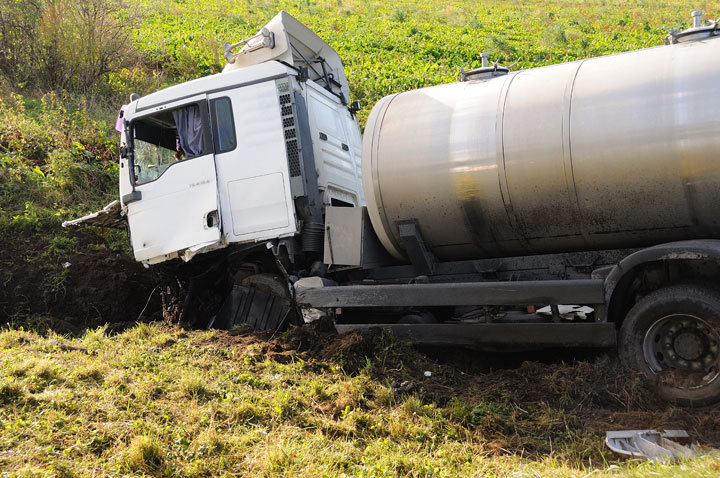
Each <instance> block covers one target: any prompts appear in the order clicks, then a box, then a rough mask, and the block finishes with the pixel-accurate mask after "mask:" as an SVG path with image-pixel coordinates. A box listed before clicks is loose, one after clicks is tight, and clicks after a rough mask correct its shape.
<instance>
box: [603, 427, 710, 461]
mask: <svg viewBox="0 0 720 478" xmlns="http://www.w3.org/2000/svg"><path fill="white" fill-rule="evenodd" d="M681 442H684V443H685V444H681ZM605 443H606V444H607V446H608V447H609V448H610V449H611V450H612V451H614V452H615V453H619V454H621V455H625V456H629V457H632V458H643V459H646V460H653V461H675V460H680V459H683V458H692V457H694V456H697V455H700V454H703V453H705V452H706V451H708V450H707V449H704V448H703V447H701V446H700V445H698V444H697V443H692V444H691V443H690V437H689V436H688V434H687V432H686V431H685V430H665V431H662V432H660V431H657V430H621V431H609V432H606V433H605Z"/></svg>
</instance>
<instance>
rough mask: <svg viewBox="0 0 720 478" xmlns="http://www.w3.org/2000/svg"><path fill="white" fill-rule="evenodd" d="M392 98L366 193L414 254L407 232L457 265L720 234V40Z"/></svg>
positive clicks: (374, 136)
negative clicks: (403, 226)
mask: <svg viewBox="0 0 720 478" xmlns="http://www.w3.org/2000/svg"><path fill="white" fill-rule="evenodd" d="M714 35H715V31H714V30H713V33H712V34H709V35H696V37H699V38H689V39H688V41H683V42H679V43H676V44H670V45H665V46H661V47H656V48H649V49H644V50H637V51H632V52H628V53H622V54H616V55H610V56H603V57H598V58H592V59H588V60H582V61H576V62H571V63H563V64H557V65H552V66H547V67H542V68H535V69H529V70H522V71H518V72H512V73H509V74H506V75H503V76H494V77H490V78H484V79H483V78H480V79H477V78H476V79H472V77H471V79H470V80H469V81H461V82H457V83H451V84H446V85H440V86H435V87H430V88H424V89H419V90H414V91H409V92H404V93H399V94H395V95H391V96H387V97H385V98H383V99H382V100H380V102H378V104H377V105H375V107H374V109H373V110H372V112H371V114H370V117H369V119H368V122H367V125H366V129H365V136H364V140H363V153H362V176H363V189H364V192H365V198H366V201H367V206H368V212H369V214H370V219H371V221H372V224H373V227H374V229H375V231H376V232H377V234H378V236H379V238H380V240H381V241H382V243H383V245H384V246H385V248H386V249H387V250H388V252H390V253H391V254H392V255H393V256H395V257H396V258H398V259H401V260H402V259H404V257H405V252H404V247H403V244H402V242H401V240H400V237H399V234H398V223H400V222H404V221H412V222H415V223H417V224H418V226H419V229H420V232H421V234H422V236H423V239H424V241H425V242H426V244H427V245H428V246H429V247H430V249H431V250H432V251H433V252H434V254H435V255H436V256H437V257H438V258H439V259H441V260H461V259H474V258H484V257H500V256H517V255H529V254H543V253H553V252H570V251H579V250H598V249H613V248H629V247H640V246H648V245H652V244H657V243H661V242H669V241H674V240H682V239H691V238H717V237H720V61H718V59H720V39H718V37H717V36H714Z"/></svg>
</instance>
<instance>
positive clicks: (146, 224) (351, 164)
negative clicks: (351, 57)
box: [120, 12, 364, 264]
mask: <svg viewBox="0 0 720 478" xmlns="http://www.w3.org/2000/svg"><path fill="white" fill-rule="evenodd" d="M240 45H243V47H242V49H240V50H239V51H238V52H237V53H234V52H233V50H234V48H237V47H238V46H240ZM226 58H227V59H228V65H227V66H226V68H225V70H224V71H223V72H222V73H219V74H216V75H212V76H208V77H205V78H200V79H197V80H193V81H189V82H187V83H182V84H179V85H176V86H173V87H170V88H167V89H164V90H161V91H158V92H156V93H153V94H150V95H148V96H144V97H142V98H139V99H135V100H134V101H132V102H131V103H130V104H129V105H128V106H127V107H126V108H125V111H124V115H123V125H124V126H123V132H122V137H121V144H122V147H121V159H120V203H121V204H120V206H121V209H122V211H124V212H125V213H126V215H127V221H128V226H129V231H130V237H131V244H132V249H133V253H134V255H135V259H136V260H138V261H142V262H143V263H145V264H156V263H160V262H164V261H166V260H169V259H174V258H181V259H182V260H184V261H188V260H190V259H191V258H192V257H193V256H195V255H197V254H199V253H203V252H209V251H212V250H215V249H220V248H223V247H226V246H228V245H230V244H233V243H256V242H261V241H268V240H273V239H279V238H287V237H293V236H298V237H301V239H300V243H301V245H302V250H303V251H306V250H318V251H321V250H322V240H323V217H322V215H323V210H324V206H325V205H345V206H361V205H363V204H364V200H363V193H362V184H361V177H360V170H361V165H360V154H361V136H360V129H359V126H358V122H357V118H356V117H355V115H354V111H353V110H352V109H350V108H348V105H347V98H348V95H349V89H348V85H347V80H346V78H345V74H344V72H343V69H342V63H341V62H340V58H339V57H338V55H337V53H336V52H335V51H334V50H333V49H332V48H331V47H330V46H329V45H328V44H327V43H326V42H324V41H323V40H321V39H320V38H319V37H318V36H317V35H315V33H313V32H312V31H310V30H309V29H308V28H307V27H305V26H304V25H302V24H301V23H300V22H298V21H297V20H295V19H294V18H293V17H292V16H290V15H289V14H288V13H286V12H281V13H280V14H278V15H277V16H276V17H275V18H274V19H273V20H272V21H270V22H269V23H268V24H267V26H266V27H264V28H263V29H262V30H261V31H260V32H259V33H258V34H257V35H255V36H254V37H251V38H249V39H247V40H243V41H242V42H239V43H237V44H235V45H227V44H226Z"/></svg>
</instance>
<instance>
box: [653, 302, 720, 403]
mask: <svg viewBox="0 0 720 478" xmlns="http://www.w3.org/2000/svg"><path fill="white" fill-rule="evenodd" d="M718 347H720V336H718V333H717V331H716V330H715V329H713V327H712V326H711V325H710V324H709V323H708V322H706V321H705V320H703V319H701V318H699V317H695V316H692V315H687V314H673V315H668V316H665V317H663V318H662V319H660V320H658V321H656V322H655V323H654V324H653V325H652V326H651V327H650V328H649V329H648V331H647V332H646V334H645V337H644V339H643V353H644V355H645V362H647V364H648V366H649V368H650V370H651V371H652V373H653V374H655V375H658V376H659V377H661V378H662V377H664V376H666V377H667V379H668V383H670V384H672V385H673V386H675V387H677V388H683V389H695V388H700V387H704V386H706V385H708V384H709V383H711V382H713V381H714V380H716V379H717V378H718V376H720V367H719V366H718V365H719V362H720V360H719V359H720V353H718Z"/></svg>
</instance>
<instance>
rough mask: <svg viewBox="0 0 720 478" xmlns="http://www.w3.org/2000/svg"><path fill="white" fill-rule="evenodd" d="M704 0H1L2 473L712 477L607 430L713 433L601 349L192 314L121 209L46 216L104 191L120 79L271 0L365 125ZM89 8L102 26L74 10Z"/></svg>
mask: <svg viewBox="0 0 720 478" xmlns="http://www.w3.org/2000/svg"><path fill="white" fill-rule="evenodd" d="M57 5H61V6H62V7H63V8H59V7H57ZM695 9H700V10H703V11H704V13H705V18H718V17H720V5H719V4H718V3H717V2H697V3H688V2H682V1H679V0H667V1H634V2H631V1H619V0H608V1H603V0H594V1H584V2H575V1H570V0H556V1H539V0H519V1H509V0H493V1H470V0H456V1H452V0H450V1H440V0H425V1H419V0H418V1H403V2H396V3H392V4H389V3H387V2H380V1H360V0H333V1H313V0H297V1H286V0H277V1H271V0H267V1H265V0H258V1H251V0H238V1H230V0H194V1H191V0H133V1H127V2H124V1H123V0H78V1H77V2H74V3H73V2H66V3H58V2H53V1H50V0H27V1H25V0H0V18H1V19H2V24H0V326H1V327H2V328H1V329H0V476H2V477H3V478H4V477H16V476H17V477H25V476H31V477H46V476H47V477H90V476H97V477H100V476H166V477H186V476H187V477H205V476H268V477H270V476H308V477H315V476H328V477H329V476H361V477H365V476H367V477H381V476H412V477H415V476H422V477H454V476H488V477H518V478H519V477H537V476H543V477H545V476H558V477H560V476H563V477H564V476H575V477H589V476H592V477H599V476H612V477H615V476H632V477H645V476H677V477H686V476H687V477H709V476H720V455H719V454H718V453H717V452H715V453H710V454H708V455H706V456H703V457H699V458H695V459H691V460H684V461H680V462H678V463H643V462H639V461H632V460H625V459H622V458H620V457H618V456H617V455H615V454H613V453H612V452H611V451H610V450H609V449H607V448H606V447H605V446H604V444H603V439H604V433H605V431H606V430H619V429H646V428H656V427H657V428H682V429H686V430H687V431H688V432H689V433H690V434H691V435H692V436H693V437H694V438H696V439H697V440H698V441H699V442H700V443H702V444H704V445H707V446H709V447H716V448H720V409H719V408H718V407H714V408H709V409H699V410H692V409H681V408H677V407H674V406H672V405H669V404H667V403H663V402H660V401H659V400H658V399H657V398H656V397H655V396H653V394H652V393H651V392H650V391H649V390H648V389H646V388H645V386H644V385H643V384H642V382H641V380H639V378H638V377H637V376H634V375H632V374H629V373H627V372H624V371H623V369H622V368H621V366H620V364H619V362H618V359H617V357H616V355H615V354H614V353H613V352H596V351H573V352H566V351H563V352H558V351H549V352H543V353H523V354H506V355H502V354H480V353H475V352H469V351H462V350H449V349H428V350H425V349H423V350H416V349H414V348H412V347H410V346H409V345H407V344H404V343H400V342H398V341H396V340H394V339H392V338H390V337H388V336H386V335H384V334H382V333H380V332H378V331H369V332H365V333H354V334H350V335H345V336H339V335H337V334H336V333H334V330H333V329H332V327H331V326H330V324H328V323H326V322H324V321H323V322H320V323H316V324H314V325H312V326H310V327H304V328H300V329H293V330H291V331H289V332H287V333H284V334H280V335H276V336H273V335H270V334H266V333H259V332H253V331H249V330H237V331H233V332H232V333H228V332H221V331H198V330H182V329H180V328H177V327H170V326H168V325H165V324H163V323H162V322H161V321H160V317H161V314H160V303H159V302H160V301H159V299H158V294H157V293H156V283H155V278H154V277H153V275H152V274H151V273H149V272H148V271H147V270H145V269H144V268H143V267H142V266H140V265H139V264H137V263H135V262H134V260H133V259H132V257H130V256H129V254H128V253H129V249H128V245H127V237H126V234H125V231H121V230H108V229H93V228H88V229H85V230H68V229H62V228H61V227H60V223H61V222H62V221H63V220H65V219H69V218H74V217H78V216H80V215H84V214H87V213H89V212H92V211H94V210H96V209H97V208H99V207H102V206H104V205H105V204H106V203H107V202H109V201H110V200H112V199H114V198H116V197H117V190H116V188H117V175H118V166H117V162H116V157H117V154H118V145H117V133H116V132H115V131H114V130H113V125H114V122H115V115H116V113H117V110H118V107H119V106H120V105H121V104H123V103H125V102H127V98H128V95H129V94H130V93H132V92H137V93H139V94H141V95H144V94H147V93H150V92H152V91H155V90H157V89H159V88H163V87H166V86H170V85H173V84H176V83H179V82H182V81H186V80H189V79H193V78H197V77H199V76H203V75H208V74H213V73H217V72H219V71H221V70H222V67H223V63H224V59H223V57H222V44H223V42H226V41H228V42H235V41H238V40H240V39H241V38H244V37H247V36H250V35H252V34H254V33H255V32H256V31H257V30H258V29H259V28H260V27H262V26H263V25H264V24H265V23H266V22H267V21H268V20H270V19H271V18H272V17H273V16H275V15H276V14H277V12H278V11H280V10H286V11H288V12H290V13H291V14H292V15H294V16H295V17H296V18H298V19H299V20H300V21H301V22H303V23H305V24H306V25H307V26H308V27H309V28H311V29H312V30H314V31H316V32H317V33H318V34H319V35H320V36H321V37H322V38H323V39H325V40H326V41H328V43H330V45H331V46H333V47H334V48H335V49H336V50H337V51H338V52H339V54H340V56H341V58H342V59H343V62H344V65H345V70H346V74H347V77H348V80H349V82H350V88H351V101H355V100H357V101H359V102H360V103H361V105H362V109H361V111H360V113H359V119H360V123H361V126H362V125H364V122H365V120H366V118H367V116H368V114H369V112H370V110H371V109H372V106H373V105H374V103H375V102H376V101H378V100H379V99H380V98H382V97H383V96H385V95H388V94H391V93H395V92H399V91H403V90H408V89H412V88H420V87H424V86H430V85H435V84H439V83H444V82H449V81H454V80H455V79H456V78H457V76H458V73H459V71H460V69H461V68H464V69H469V68H473V67H477V66H479V65H480V61H481V60H480V54H481V53H482V52H488V53H490V55H491V59H492V60H494V61H499V62H500V63H501V64H503V65H513V66H512V68H513V69H518V68H530V67H535V66H541V65H547V64H552V63H557V62H565V61H572V60H577V59H582V58H588V57H593V56H597V55H604V54H612V53H619V52H623V51H628V50H634V49H638V48H644V47H653V46H659V45H662V44H663V42H664V37H665V35H666V34H667V33H668V31H669V30H670V29H673V28H674V29H678V30H679V29H682V28H686V27H688V26H689V23H690V11H691V10H695ZM103 12H105V13H103ZM108 12H109V13H108ZM103 15H104V16H103ZM98 18H102V19H103V22H105V23H103V25H104V28H106V31H108V32H110V34H108V35H110V36H106V37H103V40H102V41H103V42H105V43H102V42H101V41H100V40H97V41H96V42H95V43H93V42H92V41H89V40H88V38H89V37H88V36H87V35H89V33H88V32H95V31H96V30H93V29H92V28H89V27H87V28H85V27H83V28H80V27H78V25H85V24H84V23H82V21H91V20H92V19H98ZM88 19H90V20H88ZM10 20H12V22H11V21H10ZM80 20H82V21H80ZM13 22H16V23H13ZM88 25H90V26H92V25H91V24H88ZM98 31H100V32H101V30H98ZM23 32H24V33H23ZM27 32H30V33H31V34H29V36H27V37H23V34H25V33H27ZM23 42H24V43H23ZM101 43H102V45H104V47H105V50H104V53H103V54H100V53H97V52H99V51H101V50H102V49H101V48H100V46H97V45H100V44H101ZM96 46H97V48H95V47H96ZM96 53H97V54H96ZM101 53H102V52H101ZM40 59H42V60H40ZM101 60H102V61H104V62H105V63H98V62H99V61H101ZM708 61H714V59H709V60H708ZM103 65H105V66H103ZM91 73H93V74H92V75H91ZM625 74H632V72H618V75H625ZM425 372H430V376H429V377H428V376H426V374H425ZM403 383H404V386H402V387H400V388H398V384H403Z"/></svg>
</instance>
